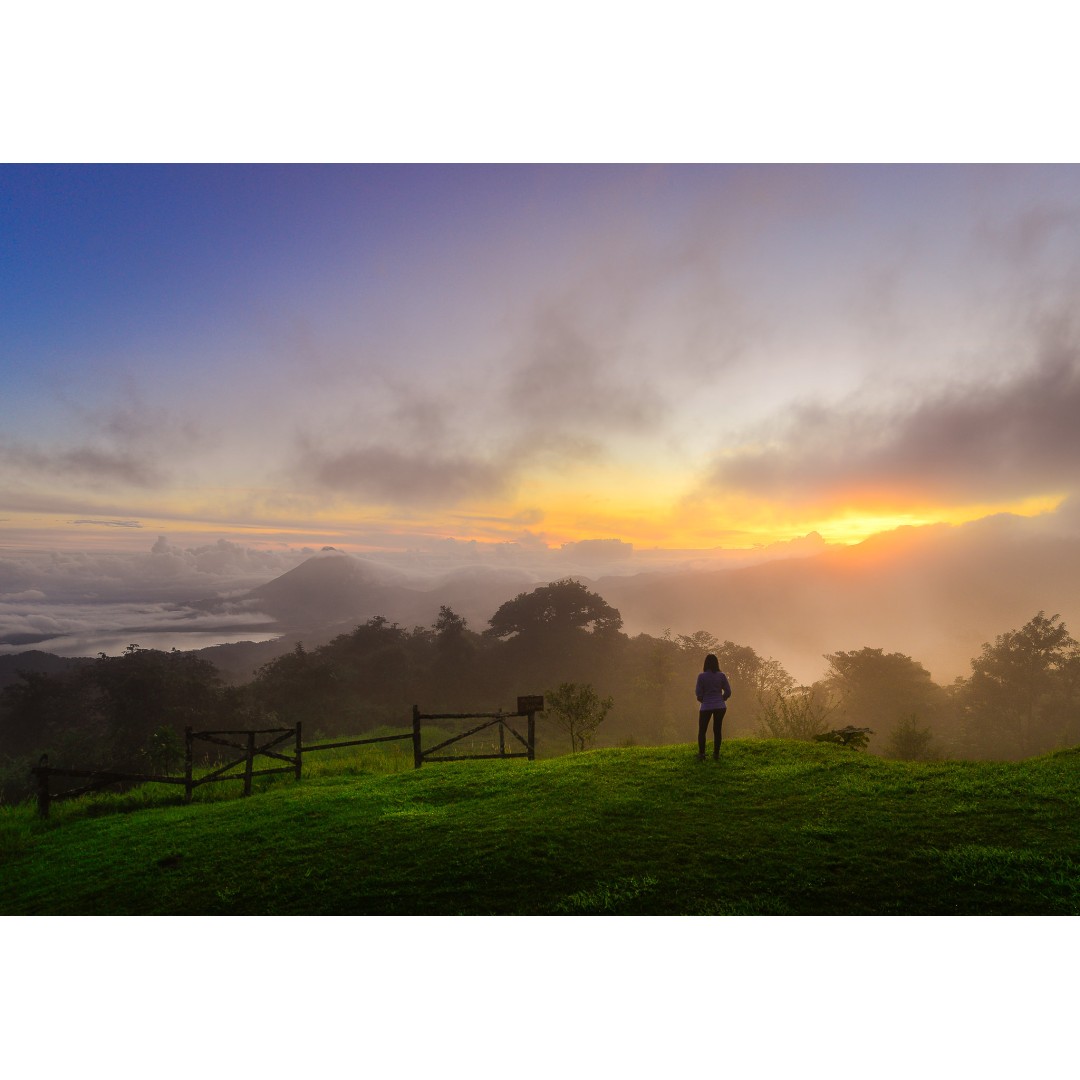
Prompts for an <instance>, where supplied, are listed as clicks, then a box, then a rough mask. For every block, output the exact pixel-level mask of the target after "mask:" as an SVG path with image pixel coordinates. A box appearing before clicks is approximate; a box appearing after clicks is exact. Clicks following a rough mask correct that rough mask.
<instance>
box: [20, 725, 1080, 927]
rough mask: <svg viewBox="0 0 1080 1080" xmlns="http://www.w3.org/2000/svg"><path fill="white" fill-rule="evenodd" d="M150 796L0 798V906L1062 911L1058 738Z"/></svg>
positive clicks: (626, 759) (1063, 813)
mask: <svg viewBox="0 0 1080 1080" xmlns="http://www.w3.org/2000/svg"><path fill="white" fill-rule="evenodd" d="M219 790H220V789H219ZM230 790H233V791H235V789H230ZM157 792H160V793H161V794H158V793H157ZM168 797H169V796H168V793H167V792H165V789H163V788H158V789H155V793H153V794H150V793H147V792H141V793H140V792H135V793H129V794H128V795H125V796H116V797H113V798H111V799H98V800H95V801H82V802H72V803H66V804H61V805H59V806H58V807H57V808H56V810H55V813H54V817H53V818H51V819H50V820H49V821H47V822H41V821H38V820H37V819H36V818H35V817H34V816H33V811H32V808H31V807H30V806H21V807H15V808H8V809H5V810H3V812H2V813H0V858H2V860H3V873H2V874H0V913H4V914H15V913H39V914H49V913H53V914H76V913H77V914H181V913H184V914H248V915H253V914H276V915H288V914H403V915H413V914H427V915H436V914H441V915H446V914H557V913H565V914H601V913H613V914H775V915H785V914H803V915H828V914H853V915H870V914H896V915H900V914H907V915H916V914H964V915H973V914H1076V913H1078V912H1080V751H1067V752H1061V753H1057V754H1053V755H1050V756H1047V757H1043V758H1039V759H1035V760H1032V761H1028V762H1023V763H1020V764H985V763H970V762H961V763H956V762H953V763H947V764H905V763H898V762H891V761H883V760H881V759H878V758H873V757H870V756H868V755H866V754H861V753H858V752H855V751H851V750H847V749H844V748H842V747H836V746H827V745H820V744H808V743H797V742H779V741H763V740H733V741H731V742H730V743H728V744H725V754H724V756H723V758H722V760H721V761H720V762H719V763H715V764H714V763H713V762H712V761H709V762H706V763H699V762H697V761H696V760H695V756H694V754H693V752H692V751H691V749H690V748H689V747H686V746H682V747H679V746H676V747H670V746H669V747H660V748H630V749H619V750H598V751H594V752H591V753H587V754H581V755H577V756H574V757H564V758H559V759H553V760H548V761H539V762H534V763H531V764H530V763H528V762H523V761H514V762H505V763H500V762H480V761H477V762H457V763H446V764H441V765H425V766H424V768H423V769H421V770H419V771H416V772H414V771H411V770H410V771H402V772H395V773H389V774H375V773H371V772H365V771H363V770H358V769H357V767H356V765H355V763H353V764H352V765H350V764H349V762H347V761H345V762H339V764H338V765H336V766H334V767H330V766H329V765H328V766H327V768H326V769H325V770H324V775H314V776H311V777H310V778H309V777H305V779H304V780H303V781H302V782H300V783H295V782H290V781H277V782H275V783H272V784H268V785H267V786H265V787H264V788H263V789H262V790H261V791H259V792H258V793H257V794H256V795H255V796H253V797H252V798H250V799H240V798H237V797H229V798H221V797H218V798H216V799H214V800H213V801H206V802H202V803H198V802H196V803H194V804H192V805H191V806H182V805H175V804H172V805H170V804H168V802H167V801H166V799H167V798H168ZM155 800H156V801H155ZM124 810H131V812H123V811H124Z"/></svg>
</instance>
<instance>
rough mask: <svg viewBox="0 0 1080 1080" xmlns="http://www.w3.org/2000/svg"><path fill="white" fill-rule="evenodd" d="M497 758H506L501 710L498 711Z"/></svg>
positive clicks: (504, 731) (504, 730)
mask: <svg viewBox="0 0 1080 1080" xmlns="http://www.w3.org/2000/svg"><path fill="white" fill-rule="evenodd" d="M499 757H506V729H505V728H504V727H503V722H502V709H500V710H499Z"/></svg>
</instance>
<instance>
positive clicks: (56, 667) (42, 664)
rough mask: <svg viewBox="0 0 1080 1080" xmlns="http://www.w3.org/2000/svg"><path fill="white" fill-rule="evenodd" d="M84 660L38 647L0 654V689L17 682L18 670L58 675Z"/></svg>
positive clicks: (82, 662) (84, 660) (83, 662)
mask: <svg viewBox="0 0 1080 1080" xmlns="http://www.w3.org/2000/svg"><path fill="white" fill-rule="evenodd" d="M86 662H87V661H86V658H84V657H78V658H72V657H65V656H54V655H53V654H52V653H48V652H41V651H40V650H39V649H31V650H30V651H29V652H21V653H12V654H10V655H8V656H0V690H2V689H3V688H4V687H5V686H8V685H9V684H10V683H16V682H18V681H19V672H20V671H28V672H34V673H35V674H39V675H60V674H63V672H65V671H70V670H71V668H73V667H77V666H78V665H79V664H85V663H86Z"/></svg>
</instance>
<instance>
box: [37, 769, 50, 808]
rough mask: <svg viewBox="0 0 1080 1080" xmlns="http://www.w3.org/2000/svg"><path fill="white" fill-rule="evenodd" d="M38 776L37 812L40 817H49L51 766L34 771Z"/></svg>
mask: <svg viewBox="0 0 1080 1080" xmlns="http://www.w3.org/2000/svg"><path fill="white" fill-rule="evenodd" d="M34 774H35V775H36V776H37V785H38V786H37V792H38V793H37V811H38V817H44V818H47V817H48V816H49V766H48V765H38V766H36V767H35V769H34Z"/></svg>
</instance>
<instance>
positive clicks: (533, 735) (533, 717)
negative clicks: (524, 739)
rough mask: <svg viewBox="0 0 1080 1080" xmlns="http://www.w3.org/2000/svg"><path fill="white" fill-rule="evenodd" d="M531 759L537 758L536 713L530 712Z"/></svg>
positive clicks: (529, 737) (529, 738)
mask: <svg viewBox="0 0 1080 1080" xmlns="http://www.w3.org/2000/svg"><path fill="white" fill-rule="evenodd" d="M528 740H529V760H530V761H535V760H536V713H534V712H531V713H529V731H528Z"/></svg>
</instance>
